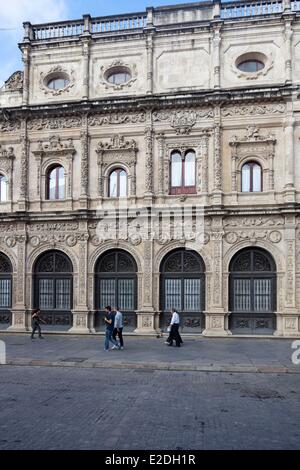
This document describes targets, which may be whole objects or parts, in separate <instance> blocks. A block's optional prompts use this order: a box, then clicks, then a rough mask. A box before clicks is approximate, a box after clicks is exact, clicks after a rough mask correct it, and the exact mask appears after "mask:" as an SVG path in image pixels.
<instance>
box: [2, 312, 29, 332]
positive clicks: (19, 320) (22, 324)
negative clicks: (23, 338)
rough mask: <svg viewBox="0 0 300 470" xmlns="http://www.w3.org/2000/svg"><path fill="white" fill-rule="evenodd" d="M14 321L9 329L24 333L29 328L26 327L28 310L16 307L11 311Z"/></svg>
mask: <svg viewBox="0 0 300 470" xmlns="http://www.w3.org/2000/svg"><path fill="white" fill-rule="evenodd" d="M11 314H12V322H11V326H9V327H8V328H7V331H15V332H16V333H18V332H19V333H24V332H26V331H28V330H29V328H27V327H26V310H25V309H24V308H23V309H14V310H12V311H11Z"/></svg>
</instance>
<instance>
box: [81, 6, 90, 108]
mask: <svg viewBox="0 0 300 470" xmlns="http://www.w3.org/2000/svg"><path fill="white" fill-rule="evenodd" d="M83 20H84V31H83V34H82V39H81V40H82V54H83V87H82V99H83V100H88V99H89V87H90V41H91V39H90V38H91V17H90V15H83Z"/></svg>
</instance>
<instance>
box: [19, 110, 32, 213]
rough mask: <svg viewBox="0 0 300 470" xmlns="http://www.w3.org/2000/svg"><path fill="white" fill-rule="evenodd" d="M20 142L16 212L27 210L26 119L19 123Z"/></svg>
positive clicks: (27, 152) (27, 144)
mask: <svg viewBox="0 0 300 470" xmlns="http://www.w3.org/2000/svg"><path fill="white" fill-rule="evenodd" d="M20 140H21V142H22V146H21V162H20V193H19V200H18V211H21V212H24V211H26V209H27V200H28V195H27V191H28V185H27V173H28V154H29V142H28V137H27V120H26V118H24V119H22V121H21V132H20Z"/></svg>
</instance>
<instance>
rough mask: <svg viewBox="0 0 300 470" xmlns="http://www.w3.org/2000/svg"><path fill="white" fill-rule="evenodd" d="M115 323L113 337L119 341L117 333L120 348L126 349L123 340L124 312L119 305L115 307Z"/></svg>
mask: <svg viewBox="0 0 300 470" xmlns="http://www.w3.org/2000/svg"><path fill="white" fill-rule="evenodd" d="M114 310H115V324H114V331H113V339H114V340H115V341H117V335H118V337H119V341H120V349H124V340H123V327H124V324H123V314H122V312H120V309H119V307H117V308H115V309H114Z"/></svg>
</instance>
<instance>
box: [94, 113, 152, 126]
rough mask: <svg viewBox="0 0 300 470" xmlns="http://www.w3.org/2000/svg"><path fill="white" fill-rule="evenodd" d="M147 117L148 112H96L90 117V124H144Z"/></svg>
mask: <svg viewBox="0 0 300 470" xmlns="http://www.w3.org/2000/svg"><path fill="white" fill-rule="evenodd" d="M146 119H147V115H146V113H130V112H129V113H115V114H94V115H93V116H90V117H89V118H88V124H89V126H91V127H100V126H105V125H113V126H115V125H119V124H144V123H145V122H146Z"/></svg>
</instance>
